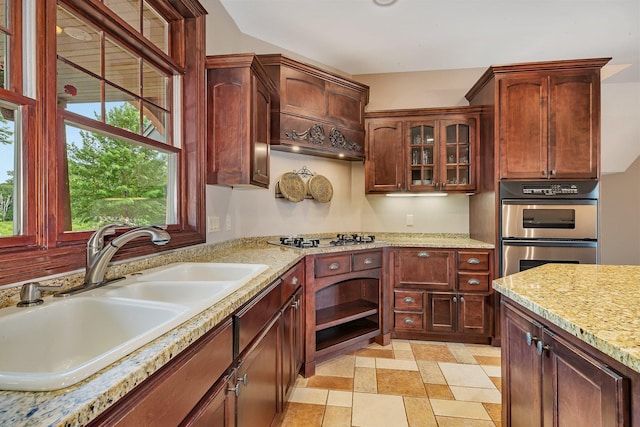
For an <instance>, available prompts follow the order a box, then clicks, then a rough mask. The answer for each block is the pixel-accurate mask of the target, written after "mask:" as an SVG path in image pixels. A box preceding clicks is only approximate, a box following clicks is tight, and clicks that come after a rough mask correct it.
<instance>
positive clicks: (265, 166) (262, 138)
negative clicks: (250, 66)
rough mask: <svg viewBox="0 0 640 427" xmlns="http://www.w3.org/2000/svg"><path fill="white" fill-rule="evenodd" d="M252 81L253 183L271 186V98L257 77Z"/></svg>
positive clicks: (252, 77) (253, 77) (253, 76)
mask: <svg viewBox="0 0 640 427" xmlns="http://www.w3.org/2000/svg"><path fill="white" fill-rule="evenodd" d="M251 80H252V88H253V90H252V98H253V99H252V103H253V108H252V110H251V114H252V120H251V132H252V138H251V181H252V182H253V183H256V184H262V185H263V186H269V136H270V132H271V130H270V123H271V120H270V117H271V116H270V114H271V96H270V94H269V89H268V88H267V86H266V85H265V84H264V83H263V82H262V81H261V80H260V79H258V78H257V77H256V76H255V75H252V76H251Z"/></svg>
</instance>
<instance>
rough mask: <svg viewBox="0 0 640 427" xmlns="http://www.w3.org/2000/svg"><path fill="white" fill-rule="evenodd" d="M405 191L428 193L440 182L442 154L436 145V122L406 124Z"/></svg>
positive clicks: (436, 187) (424, 121)
mask: <svg viewBox="0 0 640 427" xmlns="http://www.w3.org/2000/svg"><path fill="white" fill-rule="evenodd" d="M405 128H406V137H405V146H406V147H407V164H408V165H409V167H408V168H407V169H408V170H407V189H408V190H409V191H430V190H436V189H438V188H439V185H440V182H441V179H440V178H441V175H442V174H441V172H439V170H440V167H441V165H442V153H441V150H440V147H439V144H438V135H437V132H438V129H437V121H436V120H421V121H419V122H406V123H405Z"/></svg>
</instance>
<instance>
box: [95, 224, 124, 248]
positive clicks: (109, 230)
mask: <svg viewBox="0 0 640 427" xmlns="http://www.w3.org/2000/svg"><path fill="white" fill-rule="evenodd" d="M124 226H125V224H121V223H112V224H107V225H103V226H102V227H100V228H98V229H97V230H96V231H95V232H94V233H93V234H92V235H91V237H90V238H89V241H88V242H87V247H88V248H91V249H94V250H96V251H99V250H100V249H102V248H103V247H104V236H110V235H112V234H115V233H116V228H118V227H124Z"/></svg>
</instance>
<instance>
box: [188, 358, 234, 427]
mask: <svg viewBox="0 0 640 427" xmlns="http://www.w3.org/2000/svg"><path fill="white" fill-rule="evenodd" d="M236 382H237V371H236V370H235V369H232V370H231V371H230V372H228V373H227V374H226V375H225V376H224V377H222V378H221V380H220V381H219V382H218V384H217V385H216V386H214V387H212V388H211V390H210V391H209V392H208V393H207V395H206V396H205V397H204V398H203V399H202V401H201V402H200V403H199V404H198V406H196V408H195V409H194V410H193V412H192V413H191V414H190V415H189V416H188V417H187V418H186V419H185V420H184V421H183V422H182V423H181V424H180V427H235V425H236V400H235V399H236V394H235V391H236V390H237V388H236Z"/></svg>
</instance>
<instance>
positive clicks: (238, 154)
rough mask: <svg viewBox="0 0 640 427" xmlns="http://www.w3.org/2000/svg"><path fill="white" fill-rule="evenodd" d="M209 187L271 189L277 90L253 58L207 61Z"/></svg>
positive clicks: (240, 55)
mask: <svg viewBox="0 0 640 427" xmlns="http://www.w3.org/2000/svg"><path fill="white" fill-rule="evenodd" d="M206 67H207V71H206V76H207V183H208V184H222V185H231V186H239V185H255V186H259V187H265V188H266V187H268V186H269V142H270V136H271V130H270V129H271V120H270V114H271V100H272V96H274V94H275V93H276V89H275V85H274V83H273V82H272V81H271V80H270V78H269V77H268V75H267V73H266V71H265V70H264V68H263V67H262V65H261V64H260V62H259V61H258V59H257V57H256V56H255V55H252V54H238V55H219V56H209V57H207V60H206Z"/></svg>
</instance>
